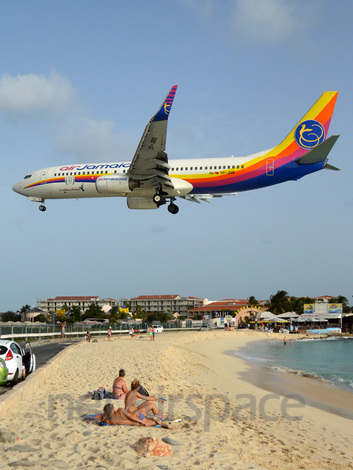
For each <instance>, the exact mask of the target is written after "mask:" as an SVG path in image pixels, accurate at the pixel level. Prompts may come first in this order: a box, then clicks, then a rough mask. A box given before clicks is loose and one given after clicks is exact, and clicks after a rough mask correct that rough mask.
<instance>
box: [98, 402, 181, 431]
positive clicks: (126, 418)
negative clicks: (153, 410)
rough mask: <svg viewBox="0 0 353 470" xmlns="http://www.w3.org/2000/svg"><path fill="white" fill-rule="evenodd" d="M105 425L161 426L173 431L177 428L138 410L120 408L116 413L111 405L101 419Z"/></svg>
mask: <svg viewBox="0 0 353 470" xmlns="http://www.w3.org/2000/svg"><path fill="white" fill-rule="evenodd" d="M101 421H103V423H107V424H115V425H125V426H146V427H151V426H156V424H160V425H161V426H162V427H163V428H166V429H173V428H175V426H173V425H170V424H169V423H167V422H165V421H162V420H161V419H159V418H157V417H156V416H154V417H153V419H150V418H146V416H145V415H144V414H143V413H141V412H140V411H138V410H135V411H133V412H131V413H130V412H128V411H126V410H124V409H123V408H118V409H117V410H116V411H115V410H114V407H113V405H112V404H111V403H108V404H107V405H105V407H104V409H103V415H102V418H101Z"/></svg>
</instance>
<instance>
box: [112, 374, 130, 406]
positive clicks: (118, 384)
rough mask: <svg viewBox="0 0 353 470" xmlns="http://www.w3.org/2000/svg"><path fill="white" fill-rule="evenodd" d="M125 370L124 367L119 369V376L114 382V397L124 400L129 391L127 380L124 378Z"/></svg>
mask: <svg viewBox="0 0 353 470" xmlns="http://www.w3.org/2000/svg"><path fill="white" fill-rule="evenodd" d="M124 377H125V371H124V369H120V370H119V377H117V378H116V379H115V380H114V383H113V398H116V399H119V400H123V399H124V398H125V395H126V394H127V392H128V389H127V386H126V382H125V380H124Z"/></svg>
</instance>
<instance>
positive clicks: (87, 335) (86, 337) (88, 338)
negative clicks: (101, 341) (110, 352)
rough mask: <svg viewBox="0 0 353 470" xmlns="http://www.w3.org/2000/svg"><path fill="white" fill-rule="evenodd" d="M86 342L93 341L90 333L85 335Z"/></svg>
mask: <svg viewBox="0 0 353 470" xmlns="http://www.w3.org/2000/svg"><path fill="white" fill-rule="evenodd" d="M85 340H86V341H91V335H90V334H89V331H87V333H86V334H85Z"/></svg>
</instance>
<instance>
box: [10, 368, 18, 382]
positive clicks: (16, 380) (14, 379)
mask: <svg viewBox="0 0 353 470" xmlns="http://www.w3.org/2000/svg"><path fill="white" fill-rule="evenodd" d="M17 384H18V369H16V372H15V374H14V376H13V379H12V380H11V385H17Z"/></svg>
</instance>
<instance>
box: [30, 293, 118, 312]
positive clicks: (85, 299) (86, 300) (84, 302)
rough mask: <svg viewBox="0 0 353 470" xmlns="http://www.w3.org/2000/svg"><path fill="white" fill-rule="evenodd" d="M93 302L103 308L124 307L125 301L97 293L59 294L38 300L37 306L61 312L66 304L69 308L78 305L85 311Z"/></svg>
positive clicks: (45, 310) (46, 310)
mask: <svg viewBox="0 0 353 470" xmlns="http://www.w3.org/2000/svg"><path fill="white" fill-rule="evenodd" d="M91 304H94V305H98V306H99V307H101V308H104V307H106V306H109V307H110V308H112V307H122V304H123V302H122V301H121V300H116V299H111V298H106V299H101V298H100V297H99V296H97V295H93V296H91V295H87V296H72V297H70V296H58V297H55V298H54V299H41V300H38V301H37V306H38V307H39V308H40V309H41V310H43V311H44V312H48V313H49V312H61V311H62V310H63V309H64V308H65V305H66V306H67V307H68V308H69V310H70V308H71V307H73V306H74V305H77V306H78V307H79V308H80V310H81V312H85V311H86V310H87V309H88V308H89V306H90V305H91Z"/></svg>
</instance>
